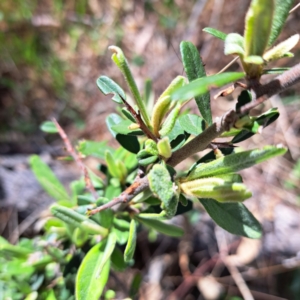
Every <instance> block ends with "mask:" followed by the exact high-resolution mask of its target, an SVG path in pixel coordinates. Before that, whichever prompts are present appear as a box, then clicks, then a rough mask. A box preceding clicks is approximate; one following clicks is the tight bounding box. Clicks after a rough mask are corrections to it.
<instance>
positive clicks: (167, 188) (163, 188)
mask: <svg viewBox="0 0 300 300" xmlns="http://www.w3.org/2000/svg"><path fill="white" fill-rule="evenodd" d="M148 179H149V186H150V189H151V191H152V192H153V193H154V194H156V195H157V196H158V198H159V199H160V200H161V201H162V203H163V209H164V210H165V211H166V215H167V216H169V217H171V216H174V214H175V212H176V209H177V204H178V201H174V199H173V197H174V194H175V192H174V189H173V182H172V180H171V177H170V174H169V172H168V170H167V169H166V168H165V167H164V166H162V165H159V164H156V165H154V166H153V168H152V169H151V170H150V172H149V174H148Z"/></svg>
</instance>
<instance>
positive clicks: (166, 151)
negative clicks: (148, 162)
mask: <svg viewBox="0 0 300 300" xmlns="http://www.w3.org/2000/svg"><path fill="white" fill-rule="evenodd" d="M157 149H158V152H159V155H161V156H162V157H164V158H169V157H171V155H172V149H171V144H170V141H169V138H168V137H167V136H165V137H164V138H162V139H160V140H159V141H158V143H157Z"/></svg>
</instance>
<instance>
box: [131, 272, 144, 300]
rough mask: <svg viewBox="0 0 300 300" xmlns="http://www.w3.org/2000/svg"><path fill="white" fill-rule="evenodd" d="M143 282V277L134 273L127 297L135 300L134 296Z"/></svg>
mask: <svg viewBox="0 0 300 300" xmlns="http://www.w3.org/2000/svg"><path fill="white" fill-rule="evenodd" d="M142 282H143V276H142V275H141V273H140V272H138V273H136V274H135V275H134V277H133V279H132V282H131V285H130V289H129V297H130V298H132V299H136V295H137V293H138V292H139V290H140V286H141V284H142Z"/></svg>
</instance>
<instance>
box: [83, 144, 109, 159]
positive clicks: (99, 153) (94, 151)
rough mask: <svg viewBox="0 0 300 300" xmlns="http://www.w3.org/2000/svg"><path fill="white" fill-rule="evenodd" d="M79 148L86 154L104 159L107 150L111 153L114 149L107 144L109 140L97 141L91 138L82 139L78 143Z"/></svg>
mask: <svg viewBox="0 0 300 300" xmlns="http://www.w3.org/2000/svg"><path fill="white" fill-rule="evenodd" d="M77 150H78V151H79V152H80V153H81V154H83V155H86V156H94V157H97V158H101V159H104V157H105V151H107V150H109V151H110V152H111V153H113V152H114V149H113V148H111V147H109V146H107V142H95V141H89V140H81V141H79V143H78V146H77Z"/></svg>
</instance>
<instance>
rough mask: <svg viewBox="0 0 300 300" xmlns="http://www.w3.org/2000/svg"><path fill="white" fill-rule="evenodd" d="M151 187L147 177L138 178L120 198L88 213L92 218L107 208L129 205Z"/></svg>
mask: <svg viewBox="0 0 300 300" xmlns="http://www.w3.org/2000/svg"><path fill="white" fill-rule="evenodd" d="M148 187H149V182H148V178H147V176H145V177H143V178H141V177H140V176H138V177H136V179H135V180H134V182H133V183H132V184H131V186H129V187H128V188H127V189H126V190H125V191H124V192H122V193H121V194H120V196H118V197H116V198H114V199H113V200H111V201H110V202H108V203H106V204H104V205H102V206H99V207H97V208H95V209H92V210H89V211H88V213H87V214H88V215H89V216H92V215H94V214H96V213H98V212H100V211H102V210H105V209H107V208H111V207H113V206H115V205H117V204H120V203H128V202H129V201H131V200H132V199H133V198H134V197H135V196H137V195H138V194H139V193H141V192H142V191H144V190H145V189H146V188H148Z"/></svg>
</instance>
